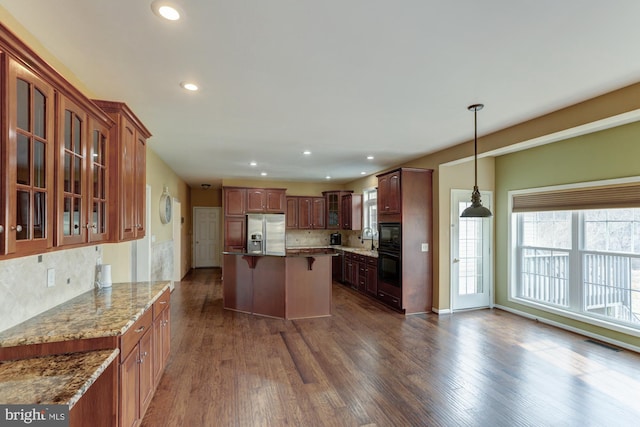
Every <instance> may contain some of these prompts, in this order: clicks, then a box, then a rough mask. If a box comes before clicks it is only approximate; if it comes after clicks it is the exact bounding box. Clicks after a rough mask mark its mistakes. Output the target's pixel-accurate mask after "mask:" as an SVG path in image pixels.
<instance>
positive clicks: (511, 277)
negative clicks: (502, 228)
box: [507, 176, 640, 337]
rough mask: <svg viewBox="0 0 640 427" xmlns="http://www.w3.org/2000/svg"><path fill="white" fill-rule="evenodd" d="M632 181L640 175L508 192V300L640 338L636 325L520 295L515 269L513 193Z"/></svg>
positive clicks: (515, 222)
mask: <svg viewBox="0 0 640 427" xmlns="http://www.w3.org/2000/svg"><path fill="white" fill-rule="evenodd" d="M628 183H640V176H634V177H627V178H619V179H609V180H603V181H591V182H581V183H576V184H565V185H553V186H548V187H537V188H528V189H525V190H511V191H508V192H507V208H508V210H507V215H508V218H507V224H509V226H508V230H507V241H508V244H509V247H508V250H507V271H508V274H507V300H508V301H509V302H512V303H515V304H519V305H522V306H526V307H530V308H534V309H536V310H540V311H544V312H547V313H552V314H555V315H558V316H561V317H563V318H567V319H572V320H577V321H579V322H583V323H586V324H589V325H593V326H598V327H601V328H605V329H609V330H612V331H616V332H621V333H623V334H627V335H631V336H635V337H640V330H639V329H636V328H632V327H628V326H624V325H620V324H617V323H611V322H607V321H606V320H602V319H598V318H593V317H590V316H585V315H582V314H580V313H575V312H573V311H567V310H563V309H559V308H555V307H552V306H548V305H544V304H539V303H536V302H534V301H530V300H525V299H522V298H518V297H517V284H518V275H517V271H516V270H515V265H516V260H517V247H518V245H517V243H518V242H517V240H518V233H517V231H516V227H517V221H516V218H515V215H514V214H513V212H512V209H513V196H514V195H518V194H527V193H537V192H541V191H560V190H567V189H575V188H587V187H594V186H602V185H615V184H628Z"/></svg>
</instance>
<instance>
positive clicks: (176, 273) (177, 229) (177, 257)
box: [171, 199, 182, 282]
mask: <svg viewBox="0 0 640 427" xmlns="http://www.w3.org/2000/svg"><path fill="white" fill-rule="evenodd" d="M180 207H181V203H180V201H179V200H178V199H173V209H172V211H171V218H172V221H173V281H174V282H179V281H180V280H182V268H181V267H182V214H181V209H180Z"/></svg>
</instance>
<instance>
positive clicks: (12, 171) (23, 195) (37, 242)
mask: <svg viewBox="0 0 640 427" xmlns="http://www.w3.org/2000/svg"><path fill="white" fill-rule="evenodd" d="M8 87H9V91H8V97H9V103H10V105H12V107H13V108H10V109H9V139H8V157H9V161H8V162H7V165H8V168H9V169H8V170H7V177H8V179H7V184H8V189H9V195H10V209H9V214H8V217H7V227H6V228H7V230H6V232H7V233H8V235H7V238H6V240H4V241H3V243H6V247H5V248H2V249H3V253H12V252H16V251H23V250H24V251H35V250H41V249H46V248H49V247H51V245H52V242H53V239H52V237H53V236H52V234H53V233H52V227H51V222H52V218H53V216H52V215H53V168H52V164H53V158H52V155H53V90H52V88H51V87H50V86H48V85H47V84H45V83H44V82H43V81H41V80H40V79H38V78H37V77H35V76H34V75H33V74H31V73H30V72H29V71H27V70H26V69H24V68H22V67H21V66H20V65H18V64H17V63H15V62H13V61H10V67H9V85H8ZM13 200H15V204H13V203H12V202H13ZM11 205H14V207H13V208H12V207H11Z"/></svg>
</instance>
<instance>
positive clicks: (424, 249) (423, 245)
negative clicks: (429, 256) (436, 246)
mask: <svg viewBox="0 0 640 427" xmlns="http://www.w3.org/2000/svg"><path fill="white" fill-rule="evenodd" d="M421 250H422V252H429V244H428V243H423V244H422V248H421Z"/></svg>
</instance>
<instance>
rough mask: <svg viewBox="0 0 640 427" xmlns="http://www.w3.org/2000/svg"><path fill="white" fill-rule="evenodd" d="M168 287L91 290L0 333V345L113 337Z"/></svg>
mask: <svg viewBox="0 0 640 427" xmlns="http://www.w3.org/2000/svg"><path fill="white" fill-rule="evenodd" d="M168 288H169V282H168V281H159V282H138V283H114V284H113V286H112V287H111V288H103V289H94V290H91V291H88V292H85V293H83V294H81V295H79V296H77V297H75V298H73V299H70V300H69V301H67V302H65V303H62V304H60V305H57V306H55V307H53V308H52V309H50V310H47V311H45V312H43V313H41V314H39V315H37V316H35V317H32V318H31V319H29V320H27V321H25V322H22V323H20V324H18V325H16V326H14V327H12V328H9V329H7V330H5V331H2V332H0V347H14V346H19V345H31V344H41V343H48V342H59V341H69V340H77V339H88V338H100V337H109V336H116V335H120V334H122V333H124V332H125V331H126V330H127V328H129V327H130V326H131V325H132V324H133V323H134V322H135V321H136V320H137V319H138V318H139V317H140V316H141V315H142V314H143V313H144V311H145V310H146V309H148V308H149V307H151V305H152V304H153V303H154V302H155V301H156V300H157V299H158V298H159V297H160V295H161V294H162V293H163V292H164V291H165V290H166V289H168Z"/></svg>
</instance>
